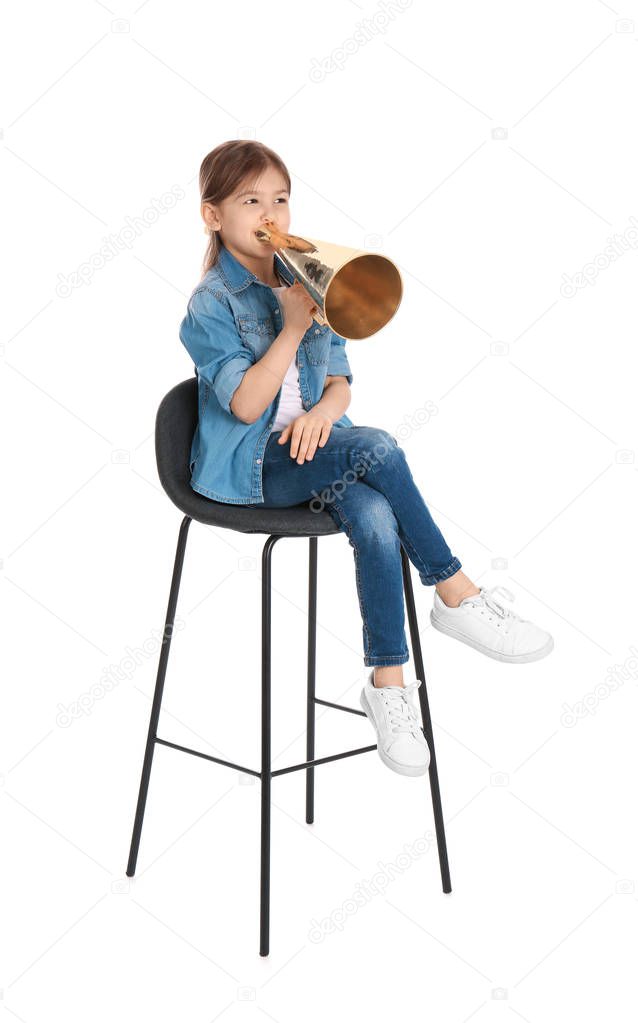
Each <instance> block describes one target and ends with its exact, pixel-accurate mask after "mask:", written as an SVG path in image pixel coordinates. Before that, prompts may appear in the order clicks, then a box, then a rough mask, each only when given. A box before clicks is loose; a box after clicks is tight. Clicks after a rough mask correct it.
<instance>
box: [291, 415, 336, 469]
mask: <svg viewBox="0 0 638 1023" xmlns="http://www.w3.org/2000/svg"><path fill="white" fill-rule="evenodd" d="M332 422H333V421H332V419H331V418H330V416H328V415H326V413H325V412H320V411H318V410H317V411H315V409H310V412H306V414H305V415H303V416H299V418H298V419H293V421H292V423H288V425H287V426H284V428H283V430H282V431H281V437H280V438H279V440H278V441H277V443H278V444H285V443H286V441H287V440H288V438H289V437H290V436H291V434H292V440H291V442H290V457H291V458H296V459H297V464H298V465H303V463H304V461H307V462H310V461H312V457H313V455H314V453H315V451H316V450H317V445H319V447H320V448H322V447H323V446H324V444H325V443H326V441H327V440H328V437H329V436H330V431H331V430H332Z"/></svg>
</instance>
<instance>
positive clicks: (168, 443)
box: [155, 377, 197, 508]
mask: <svg viewBox="0 0 638 1023" xmlns="http://www.w3.org/2000/svg"><path fill="white" fill-rule="evenodd" d="M196 426H197V378H196V377H192V378H191V379H190V380H183V381H182V383H181V384H177V385H176V386H175V387H173V388H172V389H171V390H170V391H169V392H168V394H167V395H166V396H165V397H164V398H163V399H162V401H161V403H160V406H159V408H158V410H157V416H156V418H155V458H156V459H157V471H158V473H159V478H160V482H161V484H162V486H163V487H164V490H165V491H166V493H167V494H168V496H169V497H170V499H171V500H172V501H173V502H174V503H175V504H176V505H177V506H178V508H181V507H182V505H183V495H184V488H185V487H186V492H187V493H188V492H190V493H191V494H192V490H191V487H190V478H191V473H190V451H191V441H192V439H193V434H194V433H195V428H196ZM180 496H181V498H182V500H180Z"/></svg>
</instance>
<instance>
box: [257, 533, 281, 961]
mask: <svg viewBox="0 0 638 1023" xmlns="http://www.w3.org/2000/svg"><path fill="white" fill-rule="evenodd" d="M279 539H281V538H280V537H279V536H269V537H268V539H267V540H266V543H265V544H264V548H263V552H262V558H261V568H262V572H261V878H260V911H259V955H260V956H267V955H268V953H269V951H270V786H271V781H272V773H271V748H270V704H271V701H270V664H271V658H270V633H271V588H270V582H271V555H272V549H273V547H274V546H275V544H276V542H277V540H279Z"/></svg>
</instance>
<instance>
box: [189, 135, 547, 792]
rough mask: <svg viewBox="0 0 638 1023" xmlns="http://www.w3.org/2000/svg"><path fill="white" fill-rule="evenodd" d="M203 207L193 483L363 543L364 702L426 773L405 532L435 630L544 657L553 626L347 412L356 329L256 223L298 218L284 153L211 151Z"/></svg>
mask: <svg viewBox="0 0 638 1023" xmlns="http://www.w3.org/2000/svg"><path fill="white" fill-rule="evenodd" d="M199 184H200V194H201V212H202V217H203V219H204V222H205V225H206V228H205V229H206V231H207V232H208V233H209V234H210V241H209V244H208V249H207V252H206V256H205V260H204V266H203V270H204V274H203V277H202V279H201V281H200V283H199V284H198V285H197V286H196V288H195V289H194V291H193V294H192V295H191V297H190V299H189V302H188V309H187V312H186V316H185V317H184V319H183V321H182V324H181V327H180V338H181V340H182V342H183V344H184V345H185V347H186V349H187V350H188V352H189V354H190V356H191V358H192V359H193V362H194V363H195V367H196V370H197V377H198V387H199V422H198V426H197V430H196V432H195V436H194V437H193V444H192V449H191V463H190V469H191V477H192V478H191V485H192V487H193V489H194V490H196V491H197V492H198V493H200V494H203V495H204V496H205V497H208V498H210V499H212V500H214V501H221V502H224V503H229V504H241V505H248V506H253V507H262V508H263V507H266V508H283V507H291V506H293V505H299V504H303V503H308V504H309V507H310V508H311V510H314V511H322V510H326V511H327V512H329V514H330V515H331V516H332V518H333V520H334V521H335V523H336V524H337V525H338V527H339V528H340V529H341V530H342V531H343V532H344V533H345V534H346V535H347V537H348V541H349V544H350V546H351V547H352V548H353V551H354V561H355V569H356V584H357V592H358V596H359V604H360V609H361V617H362V621H363V651H364V664H365V665H366V666H368V667H372V671H371V672H370V675H369V678H368V680H367V682H366V685H365V686H364V688H363V690H362V692H361V705H362V707H363V709H364V711H365V712H366V714H367V716H368V717H369V719H370V721H371V722H372V724H373V726H374V727H375V729H376V732H377V737H378V751H379V755H380V757H381V759H382V761H383V762H384V763H385V764H386V765H387V766H388V767H389V768H391V769H392V770H394V771H397V772H398V773H400V774H406V775H419V774H423V773H425V771H426V770H427V768H428V765H429V759H430V755H429V749H428V746H427V743H426V741H425V738H424V735H423V731H422V729H421V727H420V726H419V723H418V719H417V716H416V712H415V710H414V707H413V706H412V703H411V702H410V701H409V699H408V697H409V696H410V695H411V693H413V692H414V691H415V690H416V689H417V688H418V687H419V686H420V685H421V680H420V679H416V680H415V681H414V682H412V683H410V684H409V685H407V686H406V685H405V684H404V682H403V670H402V667H401V666H402V665H403V664H405V662H406V661H408V660H409V653H408V648H407V644H406V638H405V631H404V603H403V600H404V598H403V578H402V567H401V545H403V547H404V548H405V551H406V554H407V555H408V556H409V558H410V560H411V561H412V563H413V564H414V565H415V567H416V568H417V569H418V572H419V577H420V579H421V582H422V583H423V585H424V586H434V603H433V608H432V611H431V614H430V619H431V622H432V625H433V626H434V628H435V629H438V630H439V631H441V632H444V633H446V634H447V635H448V636H452V637H453V638H455V639H458V640H460V641H461V642H463V643H467V644H469V645H470V646H472V647H474V648H475V649H476V650H479V651H481V653H483V654H486V655H487V656H488V657H494V658H496V659H497V660H499V661H506V662H508V663H512V664H520V663H521V662H526V661H534V660H537V659H539V658H541V657H545V656H546V655H547V654H549V653H550V651H551V650H552V648H553V645H554V643H553V639H552V637H551V636H550V634H549V633H548V632H545V631H544V630H543V629H540V628H539V627H538V626H536V625H534V624H533V623H532V622H530V621H528V620H526V619H523V618H520V617H519V616H518V615H516V614H514V613H513V612H512V611H511V610H509V609H508V608H505V607H503V605H502V604H500V603H499V602H498V601H497V600H496V599H495V594H496V592H497V591H499V590H500V591H501V592H503V593H504V594H505V595H506V596H507V597H508V598H509V599H510V600H513V599H514V596H513V594H511V593H510V591H509V590H506V589H505V588H504V587H499V586H495V587H492V588H491V589H485V588H484V587H480V588H479V587H478V586H476V585H475V584H474V583H473V582H472V580H471V579H470V578H468V576H466V575H465V574H464V572H462V571H461V562H460V561H459V559H458V558H457V557H455V556H454V555H453V554H452V551H451V550H450V548H449V547H448V545H447V543H446V541H445V539H444V537H443V535H442V534H441V531H440V529H439V528H438V526H437V525H436V523H435V522H434V521H433V519H432V516H431V515H430V512H429V510H428V508H427V505H426V504H425V501H424V500H423V497H422V496H421V493H420V492H419V490H418V488H417V486H416V484H415V482H414V479H413V478H412V474H411V472H410V468H409V466H408V463H407V460H406V456H405V453H404V451H403V450H402V448H400V447H399V445H398V443H397V441H396V440H395V439H394V437H392V436H391V434H389V433H387V432H386V431H385V430H381V429H377V428H376V427H373V426H355V425H353V423H352V422H351V420H350V419H349V418H348V416H347V415H346V409H347V408H348V406H349V405H350V385H351V383H352V379H353V378H352V373H351V370H350V365H349V362H348V357H347V355H346V351H345V344H346V343H345V341H344V339H343V338H341V337H339V336H338V335H336V334H335V333H333V331H332V330H330V328H329V327H328V326H318V325H317V323H316V322H315V321H314V320H313V318H312V316H313V313H314V312H315V311H317V307H316V306H315V305H314V304H313V301H312V299H311V297H310V295H309V294H308V292H307V291H306V290H305V288H303V287H302V285H301V284H299V282H296V281H295V280H294V278H293V277H292V275H290V274H289V273H288V272H287V270H286V269H284V268H282V269H280V270H279V273H280V276H278V275H277V274H278V269H277V266H276V263H275V256H274V249H273V247H272V246H271V245H270V243H269V242H265V241H263V240H260V239H259V238H258V237H257V235H256V232H257V231H259V229H260V228H261V227H263V226H264V224H265V223H266V222H267V221H270V222H272V223H273V224H274V225H275V227H276V228H277V229H278V230H279V231H281V232H283V233H287V232H288V231H289V227H290V206H289V199H290V188H291V182H290V175H289V173H288V171H287V169H286V167H285V165H284V163H283V161H282V160H281V158H280V157H279V156H278V155H277V154H276V153H275V152H273V150H271V149H269V148H268V147H267V146H265V145H263V144H262V143H261V142H255V141H251V140H232V141H229V142H225V143H223V144H222V145H219V146H217V148H216V149H214V150H213V151H212V152H210V153H209V154H208V156H206V157H205V159H204V161H203V163H202V165H201V168H200V174H199Z"/></svg>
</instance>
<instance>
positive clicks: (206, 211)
mask: <svg viewBox="0 0 638 1023" xmlns="http://www.w3.org/2000/svg"><path fill="white" fill-rule="evenodd" d="M201 212H202V218H203V220H204V223H205V224H206V229H207V231H218V230H219V229H220V227H221V226H222V225H221V221H220V219H219V214H218V212H217V207H216V206H211V205H209V204H208V203H206V204H205V205H204V206H202V210H201Z"/></svg>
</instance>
